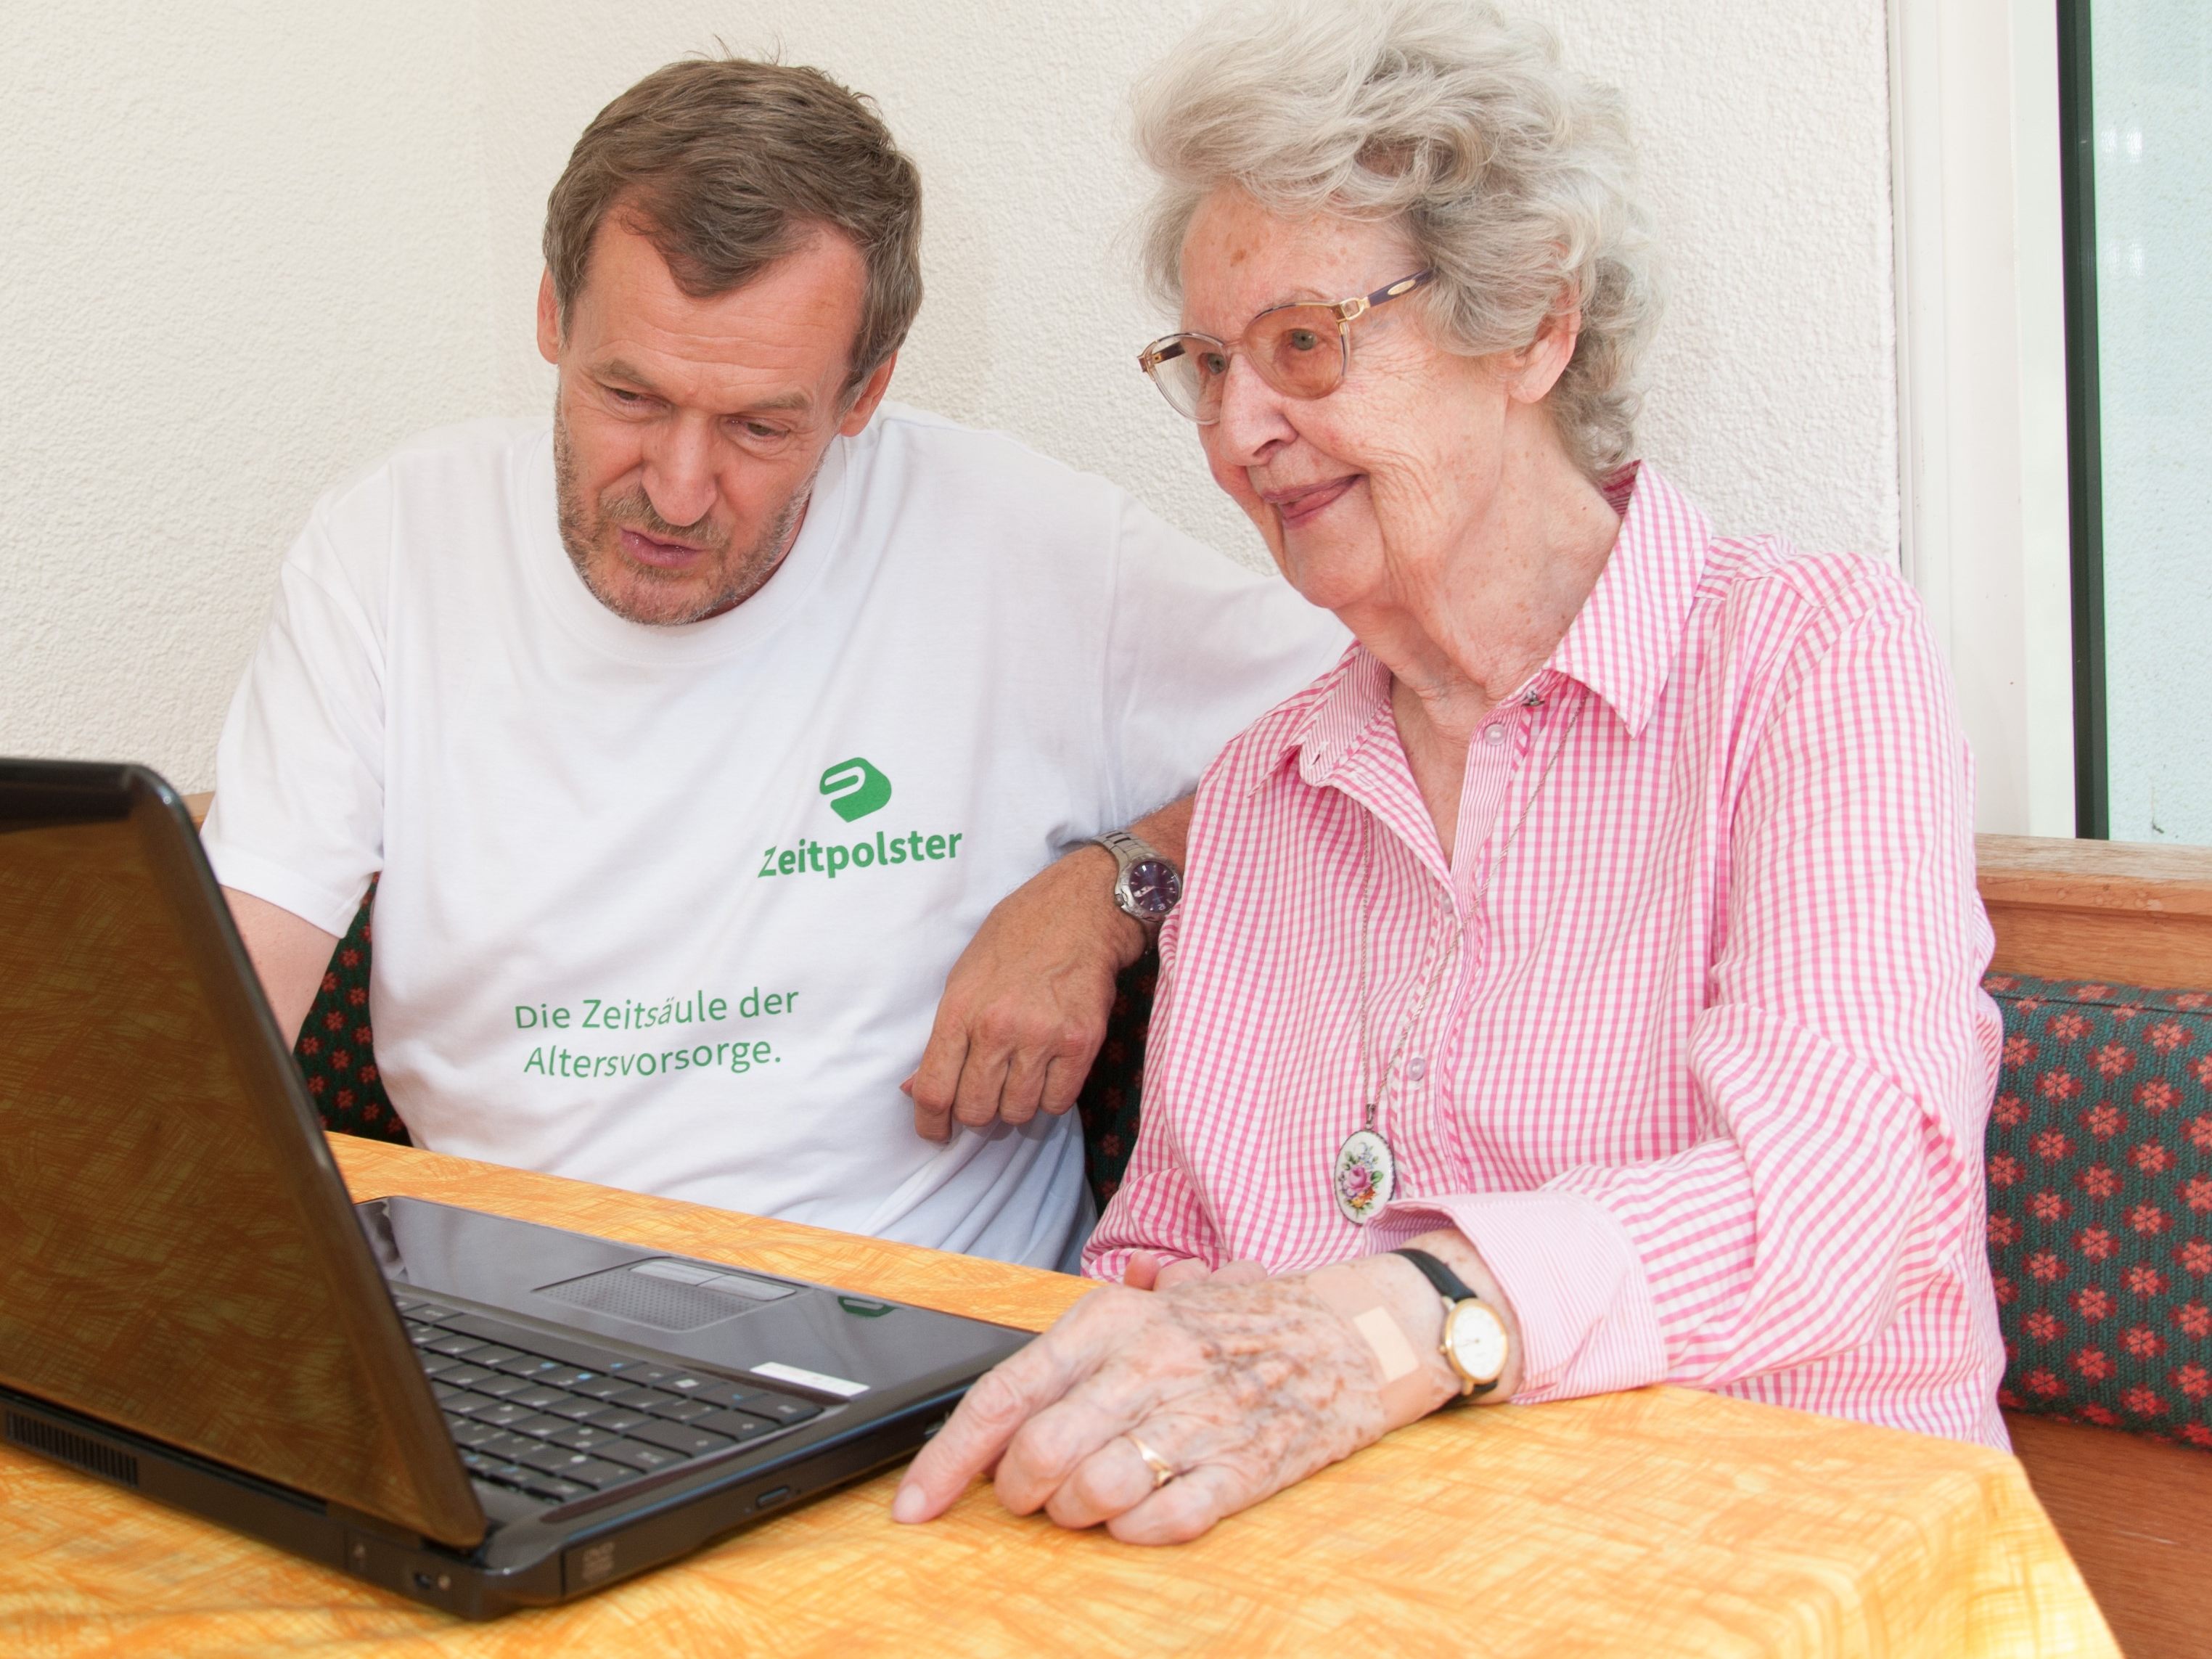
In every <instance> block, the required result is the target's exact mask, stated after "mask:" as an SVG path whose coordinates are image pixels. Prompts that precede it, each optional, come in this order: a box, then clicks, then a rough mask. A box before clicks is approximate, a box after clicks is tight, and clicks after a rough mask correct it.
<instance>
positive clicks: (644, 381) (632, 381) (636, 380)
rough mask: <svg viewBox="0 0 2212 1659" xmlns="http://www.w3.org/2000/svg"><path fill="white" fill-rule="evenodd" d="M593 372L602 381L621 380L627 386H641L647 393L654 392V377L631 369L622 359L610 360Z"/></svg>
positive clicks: (613, 358)
mask: <svg viewBox="0 0 2212 1659" xmlns="http://www.w3.org/2000/svg"><path fill="white" fill-rule="evenodd" d="M592 374H594V375H595V376H596V377H597V378H599V380H621V381H623V382H624V383H625V384H627V385H629V386H639V387H641V388H643V389H644V390H645V391H647V392H650V391H652V390H653V377H652V376H651V375H649V374H644V373H642V372H641V371H640V370H638V369H635V368H631V367H630V365H629V363H628V362H625V361H624V360H623V359H622V358H620V357H611V358H609V359H608V360H607V361H606V362H604V363H601V364H600V365H599V367H598V368H595V369H594V370H592Z"/></svg>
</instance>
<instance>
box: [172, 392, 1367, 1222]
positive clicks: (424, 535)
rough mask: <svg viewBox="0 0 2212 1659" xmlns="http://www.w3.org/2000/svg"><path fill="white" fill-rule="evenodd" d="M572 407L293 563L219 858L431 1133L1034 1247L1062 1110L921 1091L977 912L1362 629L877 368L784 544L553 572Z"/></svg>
mask: <svg viewBox="0 0 2212 1659" xmlns="http://www.w3.org/2000/svg"><path fill="white" fill-rule="evenodd" d="M555 511H556V509H555V498H554V482H553V459H552V441H551V435H550V428H549V426H548V424H547V423H546V422H476V423H472V424H470V425H467V426H462V427H457V428H450V429H448V430H446V431H442V432H437V433H433V434H431V435H428V436H426V437H424V438H422V439H421V440H419V441H416V442H414V443H411V444H409V445H408V446H406V447H404V448H402V449H401V450H399V451H398V453H395V454H393V455H392V456H391V457H390V458H388V459H386V460H385V461H384V462H383V463H382V464H380V465H378V466H376V467H374V468H373V469H372V470H370V471H367V472H365V473H363V474H361V475H359V476H357V477H354V478H353V479H351V480H349V481H348V482H347V483H343V484H342V485H340V486H339V487H337V489H333V490H332V491H331V493H330V494H329V495H325V497H324V498H323V500H322V501H320V502H319V503H318V504H317V506H316V507H315V509H314V512H313V515H312V516H311V517H310V519H309V520H308V523H307V528H306V530H305V531H304V532H302V533H301V537H300V538H299V540H298V542H297V543H296V544H295V545H294V547H293V549H292V550H291V552H290V554H289V556H287V558H286V559H285V561H284V563H283V570H282V574H281V578H280V584H279V588H278V592H277V598H276V607H275V611H274V614H273V616H272V617H271V618H270V623H269V627H268V630H267V633H266V634H265V635H264V638H263V640H262V642H261V645H260V648H259V650H258V653H257V655H256V656H255V658H254V659H253V663H252V666H251V668H250V669H249V670H248V671H247V674H246V679H245V682H244V684H242V685H241V686H240V688H239V691H238V695H237V697H236V699H235V700H234V702H233V703H232V706H231V710H230V716H229V719H228V722H227V723H226V725H225V726H224V728H223V734H222V745H221V748H220V750H219V752H218V756H217V762H216V804H215V810H214V812H213V814H212V816H211V817H210V820H209V822H208V825H207V832H206V838H205V840H206V846H207V849H208V853H209V855H210V858H211V859H212V860H213V862H214V865H215V868H216V873H217V874H218V876H219V877H220V878H221V879H222V882H223V883H224V884H226V885H228V886H231V887H235V888H238V889H240V890H243V891H245V892H248V893H252V894H254V895H256V896H259V897H261V898H264V899H266V900H268V901H270V902H271V903H274V904H276V905H279V906H281V907H283V908H285V909H287V910H289V911H292V912H294V913H295V914H296V915H300V916H302V917H304V918H306V919H307V921H311V922H313V923H314V924H315V925H316V926H317V927H321V928H324V929H326V930H327V931H329V932H331V933H343V932H344V931H345V929H346V927H348V925H349V923H350V921H351V920H352V917H353V914H354V911H355V909H356V907H357V906H358V905H359V903H360V902H361V896H362V890H363V889H364V888H365V887H366V885H367V884H368V879H369V878H370V876H371V875H372V874H374V873H375V872H377V871H380V870H381V871H382V872H383V881H382V884H381V885H380V887H379V889H378V891H377V899H376V933H375V950H374V956H373V963H374V969H373V976H372V981H371V1003H370V1008H371V1017H372V1021H373V1024H374V1030H375V1045H376V1058H377V1063H378V1065H379V1066H380V1068H381V1070H382V1072H383V1074H384V1077H385V1079H386V1083H387V1085H388V1086H389V1088H390V1091H391V1093H392V1100H393V1102H394V1103H395V1104H396V1105H397V1106H398V1108H399V1110H400V1112H401V1115H403V1116H404V1118H405V1119H406V1121H407V1126H408V1128H409V1129H410V1131H411V1132H412V1133H413V1135H414V1137H415V1139H416V1142H417V1143H418V1144H420V1145H422V1146H429V1147H432V1148H434V1149H435V1150H437V1151H439V1152H453V1153H458V1154H459V1155H461V1156H463V1157H468V1158H488V1159H490V1160H492V1161H495V1162H497V1163H501V1164H515V1165H520V1166H522V1167H525V1168H528V1169H533V1170H547V1171H550V1172H552V1173H555V1174H559V1175H566V1176H577V1177H580V1178H581V1179H584V1180H587V1181H596V1182H605V1183H607V1184H610V1185H612V1186H617V1187H624V1188H632V1189H634V1190H637V1191H641V1192H648V1193H658V1194H665V1195H667V1196H670V1197H674V1198H683V1199H690V1200H697V1201H700V1202H702V1203H708V1204H715V1205H720V1206H726V1207H728V1208H732V1209H738V1210H745V1211H750V1212H756V1213H759V1214H767V1215H779V1216H785V1217H788V1218H792V1219H794V1220H799V1221H806V1222H812V1223H817V1224H818V1225H823V1226H829V1227H837V1228H842V1229H846V1230H848V1231H854V1232H861V1233H870V1234H876V1235H880V1236H883V1237H891V1238H897V1239H903V1240H907V1241H909V1242H912V1243H921V1244H927V1245H933V1246H937V1247H939V1248H943V1249H956V1250H965V1251H969V1252H972V1253H975V1254H978V1255H993V1256H999V1257H1001V1258H1004V1259H1006V1260H1010V1261H1027V1262H1033V1263H1037V1264H1041V1265H1047V1266H1049V1265H1053V1264H1055V1263H1058V1262H1060V1261H1062V1260H1063V1259H1065V1257H1066V1252H1067V1250H1068V1248H1069V1246H1070V1243H1071V1234H1072V1233H1073V1230H1074V1229H1075V1228H1076V1226H1077V1225H1078V1217H1079V1209H1080V1208H1081V1207H1082V1147H1081V1141H1080V1137H1079V1133H1078V1129H1077V1125H1076V1123H1075V1120H1074V1115H1073V1114H1072V1113H1071V1114H1069V1115H1067V1116H1065V1117H1060V1118H1045V1117H1042V1116H1040V1117H1039V1118H1038V1119H1036V1121H1033V1122H1031V1123H1030V1124H1029V1125H1027V1126H1025V1127H1022V1128H1020V1129H1009V1128H1007V1127H1005V1126H1003V1125H1001V1126H999V1127H995V1128H994V1129H992V1130H991V1131H989V1132H987V1133H978V1132H975V1131H972V1130H965V1129H956V1131H955V1133H954V1137H953V1139H952V1140H951V1144H950V1145H947V1146H937V1145H933V1144H932V1143H930V1142H927V1141H925V1140H923V1139H921V1138H920V1137H918V1136H917V1135H916V1134H915V1131H914V1127H913V1108H912V1105H911V1103H909V1102H908V1099H907V1097H905V1096H904V1095H903V1094H902V1093H901V1092H900V1091H899V1087H898V1085H899V1083H900V1082H901V1080H902V1079H904V1078H905V1077H907V1076H908V1074H909V1073H911V1072H912V1071H913V1070H914V1068H915V1065H916V1064H917V1063H918V1061H919V1060H920V1059H921V1052H922V1048H923V1046H924V1044H925V1042H927V1037H928V1033H929V1029H930V1023H931V1020H932V1018H933V1015H934V1013H935V1010H936V1005H937V1000H938V997H939V994H940V992H941V991H942V989H943V987H944V983H945V975H946V973H947V972H948V971H949V970H950V969H951V966H952V963H953V962H954V960H955V959H956V958H957V957H958V956H959V954H960V951H962V949H963V947H964V946H965V945H967V943H968V941H969V939H970V938H971V937H972V936H973V935H974V933H975V930H976V928H977V927H979V926H980V925H981V922H982V921H983V919H984V917H985V916H986V915H987V914H988V912H989V911H990V909H991V908H992V906H993V905H994V904H995V903H997V902H998V901H999V900H1000V898H1002V897H1004V896H1006V894H1007V893H1008V892H1010V891H1012V890H1013V889H1014V888H1015V887H1017V886H1018V885H1020V884H1021V883H1022V882H1024V880H1026V879H1027V878H1029V877H1030V876H1031V875H1032V874H1034V873H1035V872H1036V871H1037V870H1039V869H1040V868H1042V866H1044V865H1045V864H1046V863H1048V861H1050V860H1052V859H1053V858H1054V856H1056V855H1057V854H1059V853H1060V851H1062V850H1063V849H1065V848H1066V847H1068V846H1069V845H1070V844H1072V843H1074V842H1079V840H1081V839H1082V838H1083V837H1085V836H1091V835H1092V834H1095V833H1097V832H1098V831H1100V830H1103V829H1110V828H1114V827H1115V826H1118V825H1121V824H1124V823H1128V822H1129V821H1130V820H1132V819H1133V818H1135V817H1139V816H1141V815H1142V814H1144V813H1146V812H1147V811H1151V810H1152V809H1153V808H1154V807H1157V806H1159V805H1163V804H1164V803H1165V802H1167V801H1169V800H1171V799H1175V798H1176V796H1178V795H1181V794H1182V793H1186V792H1187V791H1188V790H1189V789H1190V788H1191V787H1193V786H1194V784H1195V782H1196V781H1197V779H1198V775H1199V774H1200V771H1201V770H1202V769H1204V767H1205V765H1206V763H1207V762H1208V761H1209V760H1210V759H1211V758H1212V756H1213V754H1214V752H1215V751H1216V750H1218V749H1219V748H1220V747H1221V745H1222V744H1224V743H1225V741H1226V740H1227V739H1228V738H1230V737H1231V736H1232V735H1233V734H1234V733H1235V732H1237V731H1238V730H1239V729H1240V728H1242V727H1243V726H1244V725H1246V724H1247V723H1248V722H1249V721H1250V720H1252V719H1253V718H1255V716H1256V715H1257V714H1260V713H1261V711H1262V710H1263V709H1265V708H1268V707H1269V706H1270V705H1271V704H1273V703H1274V702H1277V701H1279V699H1280V698H1282V697H1283V696H1286V695H1287V694H1289V693H1290V692H1291V690H1295V689H1296V688H1297V687H1298V686H1300V685H1302V684H1305V683H1306V682H1307V681H1309V680H1310V679H1311V678H1313V677H1314V676H1315V675H1316V674H1318V673H1319V672H1321V671H1322V670H1323V669H1324V668H1325V667H1326V666H1327V665H1328V663H1329V662H1330V661H1331V660H1332V659H1334V656H1335V655H1336V654H1337V653H1338V652H1339V651H1340V649H1341V648H1342V647H1343V644H1344V643H1345V638H1346V636H1345V635H1344V633H1343V630H1342V629H1341V628H1340V626H1339V625H1338V624H1337V623H1336V622H1335V620H1334V618H1333V617H1329V616H1328V614H1327V613H1325V612H1322V611H1316V610H1314V609H1313V608H1311V607H1310V606H1309V605H1306V604H1305V603H1304V601H1303V600H1302V599H1299V598H1298V597H1297V594H1296V593H1295V592H1292V591H1291V589H1290V588H1289V586H1287V585H1286V584H1285V583H1283V582H1281V581H1280V580H1276V579H1273V578H1272V577H1261V576H1256V575H1255V574H1251V573H1250V572H1248V571H1246V570H1243V569H1242V568H1239V567H1237V565H1236V564H1234V563H1232V562H1231V561H1229V560H1228V559H1225V558H1224V557H1222V556H1220V555H1219V554H1218V553H1216V552H1214V551H1212V550H1210V549H1207V548H1206V547H1204V546H1202V545H1200V544H1198V543H1195V542H1193V541H1191V540H1190V539H1189V538H1186V537H1184V536H1182V535H1181V534H1179V533H1177V532H1175V531H1173V530H1170V528H1169V527H1168V526H1166V525H1164V523H1162V522H1161V521H1160V520H1158V519H1157V518H1155V517H1153V516H1152V514H1151V513H1147V512H1146V510H1145V509H1144V508H1143V507H1139V505H1138V504H1137V503H1136V502H1135V501H1133V500H1132V499H1131V498H1130V497H1129V496H1128V495H1127V494H1125V493H1124V492H1122V491H1121V490H1120V489H1116V488H1115V486H1113V485H1111V484H1109V483H1106V482H1105V481H1103V479H1100V478H1097V477H1090V476H1088V475H1085V474H1083V473H1079V472H1076V471H1072V470H1071V469H1069V468H1067V467H1065V466H1062V465H1058V464H1057V463H1055V462H1053V461H1050V460H1048V459H1044V458H1043V457H1042V456H1040V455H1038V454H1036V453H1035V452H1033V451H1031V450H1030V449H1028V448H1026V447H1023V446H1022V445H1020V444H1018V443H1016V442H1014V441H1012V440H1011V439H1008V438H1006V437H1003V436H1000V435H994V434H990V433H982V432H974V431H969V430H967V429H964V428H959V427H957V426H954V425H951V423H949V422H944V421H940V420H938V419H935V418H934V417H932V416H927V415H923V414H920V413H917V412H915V411H914V410H905V409H901V408H898V407H896V406H895V405H890V404H886V405H885V406H884V409H883V410H881V411H880V412H879V413H878V416H877V417H876V418H875V420H874V421H873V422H871V424H870V425H869V426H868V428H867V429H866V431H865V432H863V433H862V434H861V435H860V436H859V437H857V438H853V439H844V438H840V439H837V440H836V441H834V442H833V443H832V445H831V446H830V448H829V453H828V456H827V458H826V459H825V461H824V463H823V468H822V471H821V474H820V476H819V478H818V479H817V483H816V487H815V491H814V495H813V499H812V502H811V506H810V507H809V508H808V510H807V513H806V518H805V524H804V526H803V527H802V529H801V531H800V533H799V538H798V541H797V543H796V544H795V545H794V546H793V549H792V550H791V553H790V556H788V557H787V559H786V561H785V562H784V563H783V565H782V567H781V568H780V569H779V570H778V571H777V573H776V574H775V576H774V577H773V578H772V579H771V580H769V583H768V584H767V586H764V587H763V588H762V589H761V590H760V591H759V592H757V593H756V594H755V595H754V596H753V597H752V598H751V599H748V600H746V601H745V602H744V604H743V605H739V606H738V607H737V608H736V609H735V610H733V611H729V612H727V613H726V614H725V615H723V616H720V617H714V618H713V619H711V620H709V621H707V622H702V623H693V624H690V625H689V626H685V627H679V628H651V627H645V626H642V625H640V624H637V623H630V622H626V621H624V620H623V619H622V618H621V617H617V616H616V615H614V614H613V613H612V612H611V611H607V610H606V609H605V608H604V607H603V606H601V605H599V602H598V601H597V600H596V599H593V598H592V595H591V593H590V592H588V590H586V588H585V586H584V585H583V583H582V582H581V580H580V579H579V578H578V577H577V575H576V574H575V573H574V569H573V568H571V566H570V564H569V562H568V556H567V554H566V552H565V551H564V550H563V549H562V544H561V541H560V536H559V532H558V529H557V527H556V518H555Z"/></svg>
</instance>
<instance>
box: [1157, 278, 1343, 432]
mask: <svg viewBox="0 0 2212 1659" xmlns="http://www.w3.org/2000/svg"><path fill="white" fill-rule="evenodd" d="M1244 349H1245V350H1246V351H1247V352H1248V353H1249V356H1250V357H1251V360H1252V365H1253V367H1254V368H1257V369H1258V370H1259V371H1260V377H1261V379H1262V380H1265V381H1267V384H1268V385H1269V386H1273V387H1274V388H1275V390H1276V391H1278V392H1281V393H1282V394H1283V395H1284V396H1285V397H1288V398H1323V397H1327V396H1328V394H1329V393H1330V392H1334V391H1335V390H1336V388H1337V386H1338V384H1339V383H1340V381H1341V380H1343V379H1344V339H1343V333H1342V331H1341V329H1340V325H1339V323H1338V319H1337V314H1336V312H1335V310H1334V308H1333V307H1328V306H1285V307H1281V308H1280V309H1279V310H1276V311H1270V312H1266V313H1261V315H1260V316H1259V317H1257V318H1255V319H1253V323H1252V326H1251V327H1250V329H1249V330H1248V331H1246V333H1245V337H1244ZM1151 368H1152V379H1153V380H1155V381H1156V382H1158V386H1159V388H1160V390H1161V391H1162V392H1164V393H1165V394H1166V396H1167V400H1168V402H1169V403H1170V404H1173V405H1174V406H1175V408H1176V410H1177V411H1178V412H1179V413H1181V414H1183V415H1186V416H1189V417H1190V418H1191V419H1192V420H1194V421H1200V422H1212V421H1215V420H1218V419H1219V418H1220V416H1221V389H1222V386H1223V385H1224V384H1225V382H1226V380H1228V378H1229V353H1228V352H1226V351H1225V350H1223V349H1222V348H1221V346H1220V345H1219V344H1218V343H1216V342H1214V341H1212V340H1210V339H1207V338H1206V337H1205V336H1203V335H1199V334H1184V335H1179V336H1177V337H1175V338H1174V339H1171V340H1170V341H1169V342H1167V343H1166V344H1165V345H1164V346H1162V347H1161V348H1160V350H1159V355H1158V356H1157V357H1155V358H1154V359H1153V360H1152V364H1151Z"/></svg>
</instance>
